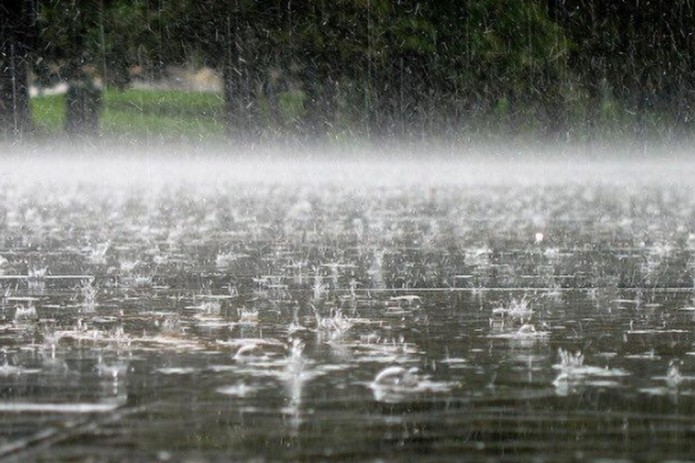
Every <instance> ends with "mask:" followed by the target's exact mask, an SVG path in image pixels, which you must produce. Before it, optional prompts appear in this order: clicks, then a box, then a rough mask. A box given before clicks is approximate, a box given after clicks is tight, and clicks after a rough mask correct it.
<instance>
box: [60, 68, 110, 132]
mask: <svg viewBox="0 0 695 463" xmlns="http://www.w3.org/2000/svg"><path fill="white" fill-rule="evenodd" d="M65 101H66V105H65V106H66V114H65V131H66V132H67V133H68V134H69V135H85V136H95V135H98V134H99V114H100V112H101V106H102V99H101V90H99V89H98V88H97V87H96V86H95V85H94V83H93V82H92V80H91V79H90V78H89V77H85V78H84V79H82V80H79V81H74V82H72V83H71V84H70V87H69V88H68V92H67V95H66V100H65Z"/></svg>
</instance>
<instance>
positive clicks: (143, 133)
mask: <svg viewBox="0 0 695 463" xmlns="http://www.w3.org/2000/svg"><path fill="white" fill-rule="evenodd" d="M31 110H32V114H33V117H34V125H35V127H36V131H37V133H38V134H39V135H46V136H56V135H60V134H62V133H63V128H64V126H65V95H44V96H38V97H35V98H32V99H31ZM100 124H101V133H102V135H104V136H107V137H109V136H115V137H119V136H128V137H134V138H142V137H145V138H150V137H162V138H165V139H198V138H221V137H223V136H224V135H225V124H224V101H223V98H222V96H221V95H217V94H214V93H202V92H191V91H182V90H141V89H129V90H125V91H118V90H107V91H106V92H104V106H103V111H102V113H101V119H100Z"/></svg>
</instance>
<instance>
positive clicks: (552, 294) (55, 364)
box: [0, 143, 695, 461]
mask: <svg viewBox="0 0 695 463" xmlns="http://www.w3.org/2000/svg"><path fill="white" fill-rule="evenodd" d="M500 146H502V147H492V146H487V147H486V146H482V145H478V146H463V145H456V146H451V145H449V146H447V145H445V144H443V143H432V144H427V143H421V144H410V145H404V144H396V143H394V144H391V145H389V144H382V145H380V146H378V147H375V146H365V147H340V148H335V147H333V148H326V147H325V146H311V147H308V146H301V147H300V146H292V147H287V146H283V147H280V146H277V145H276V146H250V147H244V148H241V147H238V148H235V147H231V148H230V147H229V146H221V145H219V146H204V145H202V144H201V145H191V146H182V145H178V146H176V145H169V146H161V145H160V146H147V147H143V146H134V147H133V146H115V145H114V144H111V143H108V144H107V143H104V144H99V145H98V146H89V145H88V144H74V145H63V146H53V147H46V146H40V145H38V144H37V145H33V146H28V145H23V146H14V147H6V150H5V153H6V154H5V157H4V158H3V163H2V165H0V198H1V199H2V201H0V294H1V295H2V300H1V303H0V382H1V384H2V389H1V391H0V416H1V417H2V424H0V436H2V437H0V454H1V455H2V456H5V457H8V458H9V459H11V460H14V461H18V460H27V459H29V460H39V461H41V460H51V461H74V460H75V459H83V458H93V459H94V460H96V461H112V460H114V459H118V460H129V461H157V460H158V461H190V460H196V461H227V460H228V459H230V458H231V459H236V460H245V461H246V460H305V459H309V460H314V459H315V460H326V459H331V460H334V459H337V460H352V459H355V458H357V459H360V460H372V459H381V460H384V461H406V460H407V461H412V460H413V459H421V460H425V459H432V458H434V459H438V460H439V459H441V460H459V459H461V458H465V459H467V460H471V461H490V460H493V461H558V460H574V461H603V460H617V459H625V460H628V461H638V460H640V459H645V458H646V459H648V460H650V461H659V460H669V459H670V460H678V459H681V460H684V459H687V458H689V455H690V445H691V444H690V443H691V441H692V438H693V437H694V436H693V433H694V432H695V418H692V417H693V413H692V412H693V410H694V409H695V389H693V386H694V385H695V346H694V345H693V342H694V341H695V340H694V339H693V333H694V332H693V328H694V326H693V322H694V319H693V312H694V311H695V309H693V306H694V305H695V302H694V300H695V299H694V298H695V294H694V293H693V291H694V289H693V287H694V286H693V281H694V279H695V221H694V220H695V219H694V217H695V201H693V180H692V179H693V178H695V177H694V176H693V174H694V173H695V172H694V167H695V164H694V163H693V162H692V161H691V160H690V159H689V152H688V150H687V148H683V147H675V148H669V149H658V150H656V149H655V150H653V151H649V150H647V152H645V151H640V150H637V151H635V150H634V149H633V148H632V147H629V146H622V147H620V146H618V147H612V148H606V147H603V148H600V149H599V148H591V147H587V145H584V146H551V145H547V146H539V145H531V144H529V145H524V146H520V147H518V148H512V147H511V146H513V145H500ZM590 148H591V149H590Z"/></svg>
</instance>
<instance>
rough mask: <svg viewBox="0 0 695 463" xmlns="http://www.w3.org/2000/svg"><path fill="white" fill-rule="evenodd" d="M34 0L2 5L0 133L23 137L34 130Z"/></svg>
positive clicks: (0, 26) (0, 6)
mask: <svg viewBox="0 0 695 463" xmlns="http://www.w3.org/2000/svg"><path fill="white" fill-rule="evenodd" d="M32 3H33V2H31V1H29V0H26V1H15V2H3V3H2V4H0V133H3V134H4V135H6V136H10V137H19V136H22V135H24V134H25V133H27V132H29V131H30V130H31V127H32V125H31V113H30V110H29V90H28V70H29V53H30V52H31V51H32V48H33V45H34V40H35V29H34V9H33V5H32Z"/></svg>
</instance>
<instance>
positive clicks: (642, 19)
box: [0, 0, 695, 138]
mask: <svg viewBox="0 0 695 463" xmlns="http://www.w3.org/2000/svg"><path fill="white" fill-rule="evenodd" d="M694 8H695V5H693V2H692V1H691V0H673V1H671V2H668V3H667V4H665V3H664V2H660V1H655V0H652V1H649V0H619V1H598V0H437V1H422V0H421V1H416V0H331V1H325V0H313V1H300V0H256V1H253V0H228V1H219V0H215V1H213V0H176V1H174V0H82V1H77V0H72V1H59V0H25V1H24V2H21V1H18V2H3V6H0V15H1V16H2V17H1V25H0V33H1V34H2V36H1V40H2V48H1V53H2V54H1V55H0V97H1V98H2V99H1V100H0V123H2V125H3V127H4V128H5V130H6V131H7V132H9V133H14V134H17V133H22V132H26V131H28V130H30V123H29V121H30V118H29V112H28V109H27V108H28V105H27V96H26V94H27V92H26V86H27V84H26V82H27V76H28V71H29V70H31V72H32V73H33V75H35V76H36V79H37V80H38V82H39V83H41V84H50V83H53V82H57V81H64V82H68V83H69V84H70V90H69V91H68V96H67V107H68V110H67V115H68V125H67V128H68V130H71V131H80V130H85V127H87V130H89V128H90V127H92V129H93V127H95V120H96V117H97V116H98V112H99V102H98V98H99V92H98V91H97V90H96V88H95V87H94V85H93V82H94V80H95V79H99V80H101V81H103V82H105V83H106V84H107V85H109V86H111V87H118V88H126V87H127V86H128V84H129V81H130V79H132V78H133V75H134V70H137V73H138V75H139V76H147V77H148V78H152V79H156V78H157V77H160V76H161V75H162V74H163V73H165V72H166V70H167V67H168V66H169V65H174V64H178V65H180V64H185V63H189V64H190V63H194V64H197V65H207V66H211V67H213V68H215V69H217V70H218V71H219V72H220V73H221V75H222V76H223V82H224V85H223V87H224V96H225V109H226V121H227V124H228V128H229V131H230V133H231V134H232V135H234V136H237V137H249V136H250V137H254V136H258V135H259V134H260V133H261V132H266V131H269V130H270V131H275V132H276V133H283V132H285V133H289V132H292V133H300V134H305V135H307V136H312V137H313V136H322V135H325V134H330V133H337V132H340V133H345V132H347V133H356V134H360V135H364V134H368V135H374V136H388V135H396V136H398V135H402V134H440V135H442V134H443V135H447V134H461V133H474V132H476V131H481V130H485V131H490V132H493V133H494V132H497V131H504V132H507V133H520V132H532V133H535V134H538V135H542V136H548V137H559V138H565V137H567V136H568V135H570V136H572V135H578V136H592V134H600V133H602V132H603V131H605V130H607V128H608V127H611V128H613V129H615V130H621V131H623V133H625V132H626V131H627V132H628V133H632V134H634V135H642V134H645V133H648V132H650V131H653V130H664V129H666V130H668V131H670V132H675V133H679V134H680V133H688V131H690V130H691V124H692V122H691V119H692V116H693V109H694V108H693V103H694V102H695V93H694V89H693V86H694V84H695V63H694V62H693V61H694V60H695V36H694V35H693V34H694V33H695V10H694ZM71 121H73V122H71Z"/></svg>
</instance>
